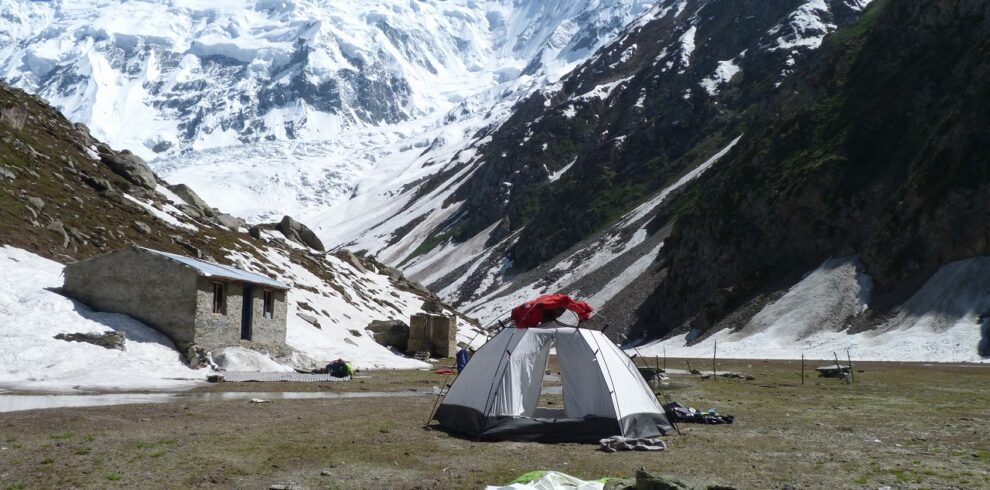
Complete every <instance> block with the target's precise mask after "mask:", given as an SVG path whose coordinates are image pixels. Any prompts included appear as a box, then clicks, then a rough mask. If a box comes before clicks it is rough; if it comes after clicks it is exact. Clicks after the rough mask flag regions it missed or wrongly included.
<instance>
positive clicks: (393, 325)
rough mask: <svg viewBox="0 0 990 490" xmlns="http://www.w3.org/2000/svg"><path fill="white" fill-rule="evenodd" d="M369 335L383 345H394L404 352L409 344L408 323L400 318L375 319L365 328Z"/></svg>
mask: <svg viewBox="0 0 990 490" xmlns="http://www.w3.org/2000/svg"><path fill="white" fill-rule="evenodd" d="M365 329H366V330H368V331H370V332H371V336H372V337H373V338H374V339H375V342H378V343H379V344H381V345H384V346H385V347H394V348H395V349H396V350H398V351H399V352H405V351H406V347H407V346H408V345H409V325H406V322H404V321H402V320H375V321H373V322H371V323H369V324H368V326H367V327H366V328H365Z"/></svg>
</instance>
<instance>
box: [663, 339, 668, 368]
mask: <svg viewBox="0 0 990 490" xmlns="http://www.w3.org/2000/svg"><path fill="white" fill-rule="evenodd" d="M663 372H665V373H666V372H667V346H666V345H665V346H663Z"/></svg>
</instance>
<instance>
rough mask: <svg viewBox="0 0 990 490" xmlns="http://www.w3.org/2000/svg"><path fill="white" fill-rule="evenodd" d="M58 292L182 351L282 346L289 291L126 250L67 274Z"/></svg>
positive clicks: (261, 279) (177, 258)
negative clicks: (140, 326)
mask: <svg viewBox="0 0 990 490" xmlns="http://www.w3.org/2000/svg"><path fill="white" fill-rule="evenodd" d="M64 275H65V284H64V287H63V291H64V292H65V294H66V295H68V296H71V297H73V298H75V299H78V300H79V301H81V302H83V303H85V304H87V305H89V306H90V307H91V308H93V309H94V310H97V311H109V312H114V313H123V314H125V315H129V316H131V317H133V318H136V319H138V320H140V321H142V322H144V323H146V324H148V325H149V326H151V327H153V328H155V329H156V330H158V331H160V332H162V333H164V334H165V335H167V336H168V337H169V338H171V339H172V341H173V342H175V345H176V346H177V347H178V348H179V349H180V351H181V352H183V353H186V352H187V351H188V350H189V348H190V347H192V346H198V347H201V348H203V349H206V350H215V349H220V348H222V347H228V346H233V345H238V344H240V342H241V341H242V340H244V341H251V342H256V343H259V344H264V345H273V346H275V345H283V344H284V343H285V322H286V293H287V292H288V290H289V287H288V286H286V285H284V284H282V283H280V282H278V281H276V280H274V279H271V278H269V277H266V276H263V275H261V274H256V273H253V272H248V271H244V270H241V269H237V268H235V267H230V266H226V265H220V264H215V263H212V262H206V261H203V260H197V259H193V258H190V257H185V256H182V255H176V254H171V253H167V252H161V251H158V250H151V249H148V248H143V247H129V248H125V249H123V250H118V251H116V252H110V253H107V254H103V255H100V256H98V257H94V258H92V259H89V260H83V261H80V262H76V263H74V264H69V265H67V266H66V267H65V271H64Z"/></svg>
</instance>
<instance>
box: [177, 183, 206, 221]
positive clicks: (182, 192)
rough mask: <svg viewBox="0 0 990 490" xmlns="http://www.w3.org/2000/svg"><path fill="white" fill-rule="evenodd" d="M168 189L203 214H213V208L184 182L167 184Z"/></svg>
mask: <svg viewBox="0 0 990 490" xmlns="http://www.w3.org/2000/svg"><path fill="white" fill-rule="evenodd" d="M168 190H170V191H172V192H173V193H174V194H175V195H176V196H179V198H181V199H182V200H183V201H185V202H186V204H188V205H190V206H192V207H194V208H196V209H197V210H198V211H199V212H200V214H202V215H204V216H213V209H212V208H210V206H209V205H208V204H206V201H204V200H203V199H202V198H201V197H199V195H198V194H196V192H195V191H193V190H192V188H191V187H189V186H188V185H186V184H175V185H170V186H168Z"/></svg>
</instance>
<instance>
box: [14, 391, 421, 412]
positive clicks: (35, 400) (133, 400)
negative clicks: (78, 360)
mask: <svg viewBox="0 0 990 490" xmlns="http://www.w3.org/2000/svg"><path fill="white" fill-rule="evenodd" d="M406 396H434V394H433V393H432V392H430V391H352V392H341V391H317V392H298V391H296V392H293V391H276V392H223V393H110V394H103V395H3V394H0V412H16V411H19V410H37V409H42V408H63V407H98V406H106V405H135V404H146V403H187V402H209V401H226V400H251V399H255V398H259V399H262V400H305V399H314V398H374V397H385V398H391V397H406Z"/></svg>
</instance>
